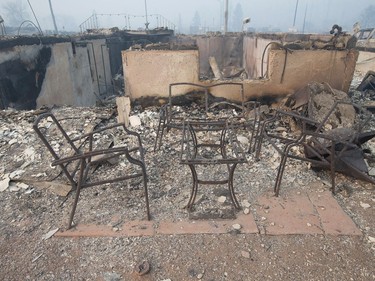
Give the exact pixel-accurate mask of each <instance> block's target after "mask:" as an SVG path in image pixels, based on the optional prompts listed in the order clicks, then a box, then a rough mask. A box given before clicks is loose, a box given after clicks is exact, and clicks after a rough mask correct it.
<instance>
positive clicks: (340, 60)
mask: <svg viewBox="0 0 375 281" xmlns="http://www.w3.org/2000/svg"><path fill="white" fill-rule="evenodd" d="M357 57H358V51H356V50H344V51H337V50H331V51H328V50H293V51H292V52H291V53H289V52H288V53H286V51H285V50H270V52H269V58H268V77H269V79H270V81H271V82H273V83H276V84H280V85H282V84H284V85H286V86H287V88H290V89H291V90H295V89H299V88H302V87H304V86H305V85H306V84H307V83H309V82H312V81H315V82H320V83H322V82H327V83H329V84H330V85H331V86H332V87H333V88H335V89H338V90H341V91H344V92H347V91H348V90H349V86H350V83H351V81H352V78H353V73H354V69H355V65H356V61H357Z"/></svg>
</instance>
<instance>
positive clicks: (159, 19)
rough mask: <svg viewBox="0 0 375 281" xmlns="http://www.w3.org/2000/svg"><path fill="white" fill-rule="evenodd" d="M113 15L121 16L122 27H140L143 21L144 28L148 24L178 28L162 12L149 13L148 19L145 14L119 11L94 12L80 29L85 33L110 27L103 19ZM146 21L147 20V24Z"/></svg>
mask: <svg viewBox="0 0 375 281" xmlns="http://www.w3.org/2000/svg"><path fill="white" fill-rule="evenodd" d="M111 17H117V18H119V19H120V21H119V22H118V23H120V24H121V25H122V29H125V30H132V29H133V30H134V29H139V28H140V23H141V22H142V24H143V25H144V26H145V27H144V29H148V26H150V27H151V28H153V29H155V28H167V29H172V30H174V29H175V28H176V25H175V24H174V23H172V22H171V21H170V20H168V19H167V18H165V17H164V16H162V15H160V14H151V15H147V20H146V16H145V15H129V14H123V13H119V14H97V13H94V14H92V15H91V16H90V17H89V18H88V19H86V20H85V21H84V22H82V23H81V24H80V25H79V29H80V31H81V33H84V32H85V31H86V30H88V29H99V28H105V27H108V26H103V25H104V24H103V19H105V18H111ZM99 18H102V20H99ZM146 21H147V25H146ZM100 22H101V24H100ZM142 24H141V25H142ZM137 25H138V26H137ZM111 27H113V26H111Z"/></svg>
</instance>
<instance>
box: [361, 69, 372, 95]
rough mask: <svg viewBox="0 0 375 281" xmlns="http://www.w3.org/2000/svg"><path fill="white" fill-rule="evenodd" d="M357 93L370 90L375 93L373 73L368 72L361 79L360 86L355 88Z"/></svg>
mask: <svg viewBox="0 0 375 281" xmlns="http://www.w3.org/2000/svg"><path fill="white" fill-rule="evenodd" d="M357 90H358V91H366V90H372V91H375V72H374V71H368V72H367V73H366V75H365V77H363V79H362V82H361V84H359V86H358V87H357Z"/></svg>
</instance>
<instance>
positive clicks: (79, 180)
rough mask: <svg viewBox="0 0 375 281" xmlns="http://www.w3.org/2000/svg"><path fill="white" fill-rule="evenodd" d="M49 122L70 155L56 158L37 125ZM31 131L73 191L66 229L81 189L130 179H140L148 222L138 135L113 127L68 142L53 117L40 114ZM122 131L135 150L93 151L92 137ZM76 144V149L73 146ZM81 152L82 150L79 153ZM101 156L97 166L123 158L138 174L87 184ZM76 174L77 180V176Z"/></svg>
mask: <svg viewBox="0 0 375 281" xmlns="http://www.w3.org/2000/svg"><path fill="white" fill-rule="evenodd" d="M47 118H48V119H49V120H51V122H52V123H53V124H54V125H55V126H56V128H57V131H55V132H54V133H55V134H57V133H59V134H61V139H63V140H64V141H65V142H66V143H67V144H68V146H69V147H70V148H71V150H72V152H73V155H69V156H66V155H60V152H59V151H57V150H55V149H54V148H53V146H52V145H51V143H50V141H49V139H48V136H47V130H46V128H44V127H43V125H42V124H41V123H42V121H43V120H47ZM33 128H34V130H35V132H36V133H37V135H38V136H39V137H40V139H41V140H42V142H43V143H44V145H45V146H46V147H47V149H48V150H49V152H50V153H51V154H52V156H53V158H54V159H55V160H54V161H52V163H51V165H52V166H59V167H60V168H61V169H62V171H63V172H64V174H65V175H66V177H67V178H68V179H69V181H70V183H71V185H72V189H73V190H76V195H75V199H74V203H73V206H72V211H71V213H70V217H69V222H68V229H69V228H71V227H72V223H73V218H74V214H75V211H76V208H77V204H78V200H79V195H80V192H81V188H85V187H91V186H96V185H102V184H106V183H113V182H118V181H123V180H128V179H132V178H137V177H141V178H142V179H143V187H144V192H145V201H146V214H147V219H148V220H150V219H151V215H150V207H149V200H148V189H147V174H146V166H145V163H144V149H143V146H142V143H141V138H140V135H139V134H138V133H136V132H133V131H130V130H128V129H127V128H126V127H125V125H124V124H114V125H111V126H108V127H106V128H102V129H98V130H95V131H92V132H90V133H87V134H83V135H81V136H79V137H76V138H73V139H71V138H70V137H69V136H68V134H67V133H66V131H65V130H64V128H63V127H62V126H61V124H60V122H59V121H58V120H57V119H56V117H55V116H54V115H53V114H52V113H50V112H49V113H44V114H42V115H40V116H38V117H37V119H36V120H35V122H34V125H33ZM117 128H118V129H123V130H124V132H125V133H127V134H129V135H132V136H134V137H135V138H136V139H137V142H138V146H136V147H132V148H129V147H125V146H120V147H112V148H108V149H94V148H93V137H94V134H101V133H103V132H105V131H106V130H109V129H117ZM77 143H78V144H79V145H77ZM83 144H86V145H87V146H86V149H85V150H84V149H83ZM81 148H82V149H81ZM134 153H139V155H140V157H139V159H136V158H134V155H133V154H134ZM98 155H101V156H103V157H100V162H103V161H107V160H110V159H112V158H115V157H118V156H120V155H124V156H125V157H126V159H127V160H128V161H129V162H130V163H131V164H134V165H136V166H138V167H139V172H135V173H133V174H127V175H124V176H120V177H115V178H108V179H106V180H98V181H90V180H89V177H88V175H89V171H90V169H91V168H95V167H96V165H97V164H98V161H93V157H94V156H98ZM70 165H75V167H74V168H73V169H68V167H69V166H70ZM77 172H79V173H78V176H77Z"/></svg>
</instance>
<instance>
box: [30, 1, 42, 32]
mask: <svg viewBox="0 0 375 281" xmlns="http://www.w3.org/2000/svg"><path fill="white" fill-rule="evenodd" d="M27 3H29V6H30V9H31V11H32V12H33V15H34V18H35V21H36V23H37V24H38V27H39V31H40V33H41V35H43V31H42V29H41V28H40V24H39V21H38V18H37V17H36V15H35V13H34V9H33V7H32V6H31V3H30V1H29V0H27Z"/></svg>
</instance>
